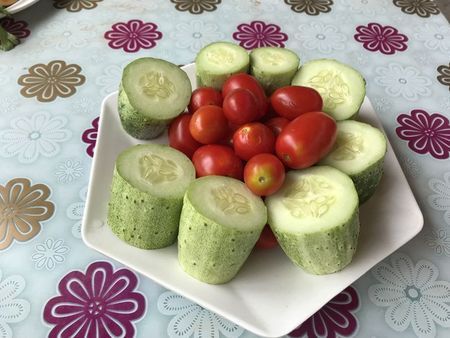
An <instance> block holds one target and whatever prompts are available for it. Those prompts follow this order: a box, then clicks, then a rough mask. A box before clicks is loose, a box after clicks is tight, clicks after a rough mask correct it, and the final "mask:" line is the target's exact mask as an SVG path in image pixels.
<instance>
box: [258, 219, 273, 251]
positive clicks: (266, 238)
mask: <svg viewBox="0 0 450 338" xmlns="http://www.w3.org/2000/svg"><path fill="white" fill-rule="evenodd" d="M277 246H278V240H277V238H276V237H275V235H274V234H273V232H272V229H271V228H270V226H269V225H267V224H266V225H265V226H264V229H263V231H262V232H261V235H259V239H258V241H257V242H256V245H255V247H256V248H258V249H272V248H275V247H277Z"/></svg>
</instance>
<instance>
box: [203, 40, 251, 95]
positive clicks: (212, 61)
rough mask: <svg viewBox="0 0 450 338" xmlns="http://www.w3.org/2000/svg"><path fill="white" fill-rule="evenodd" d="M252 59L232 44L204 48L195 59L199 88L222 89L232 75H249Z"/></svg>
mask: <svg viewBox="0 0 450 338" xmlns="http://www.w3.org/2000/svg"><path fill="white" fill-rule="evenodd" d="M249 64H250V58H249V55H248V53H247V51H246V50H245V49H244V48H242V47H241V46H239V45H236V44H234V43H231V42H213V43H211V44H209V45H207V46H205V47H203V48H202V49H201V50H200V52H199V53H198V54H197V57H196V59H195V66H196V75H197V87H212V88H215V89H217V90H221V89H222V85H223V83H224V82H225V81H226V79H228V78H229V77H230V76H231V75H233V74H237V73H247V72H248V70H249Z"/></svg>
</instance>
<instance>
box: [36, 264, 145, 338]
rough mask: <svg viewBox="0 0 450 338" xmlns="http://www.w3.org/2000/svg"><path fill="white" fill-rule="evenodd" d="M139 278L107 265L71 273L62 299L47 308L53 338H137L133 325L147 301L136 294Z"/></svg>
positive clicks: (62, 283) (61, 287) (63, 285)
mask: <svg viewBox="0 0 450 338" xmlns="http://www.w3.org/2000/svg"><path fill="white" fill-rule="evenodd" d="M137 282H138V281H137V277H136V275H135V274H134V273H133V272H131V271H130V270H128V269H119V270H116V271H114V270H113V267H112V265H111V264H110V263H108V262H94V263H92V264H90V265H89V266H88V268H87V270H86V273H83V272H81V271H76V270H75V271H71V272H69V273H68V274H67V275H65V276H64V277H63V278H62V279H61V281H60V282H59V285H58V291H59V293H60V294H59V295H58V296H56V297H53V298H51V299H50V300H49V301H48V302H47V304H46V305H45V307H44V320H45V321H46V322H47V323H49V324H54V325H55V326H54V327H53V328H52V330H51V331H50V333H49V335H48V336H49V338H54V337H74V336H76V337H111V336H113V337H134V336H135V331H136V329H135V326H134V324H133V321H136V320H138V319H140V318H141V317H142V316H143V314H144V312H145V306H146V305H145V298H144V296H143V295H142V294H141V293H139V292H136V291H135V288H136V286H137Z"/></svg>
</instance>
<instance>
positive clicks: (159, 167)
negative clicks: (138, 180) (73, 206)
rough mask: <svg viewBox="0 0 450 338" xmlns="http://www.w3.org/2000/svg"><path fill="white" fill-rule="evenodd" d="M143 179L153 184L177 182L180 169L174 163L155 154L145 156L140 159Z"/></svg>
mask: <svg viewBox="0 0 450 338" xmlns="http://www.w3.org/2000/svg"><path fill="white" fill-rule="evenodd" d="M139 169H140V170H139V171H140V173H141V177H142V178H143V179H144V180H146V181H148V182H150V183H151V184H158V183H163V182H167V181H169V182H170V181H175V180H176V179H177V178H178V177H179V176H180V173H179V167H178V165H177V164H176V163H175V162H174V161H172V160H167V159H165V158H162V157H161V156H158V155H155V154H149V155H144V156H142V157H141V158H140V159H139Z"/></svg>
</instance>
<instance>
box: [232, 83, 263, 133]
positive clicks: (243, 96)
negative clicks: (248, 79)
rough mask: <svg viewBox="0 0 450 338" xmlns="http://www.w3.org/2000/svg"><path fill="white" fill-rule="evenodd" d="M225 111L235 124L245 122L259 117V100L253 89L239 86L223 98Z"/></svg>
mask: <svg viewBox="0 0 450 338" xmlns="http://www.w3.org/2000/svg"><path fill="white" fill-rule="evenodd" d="M223 113H224V114H225V117H226V118H227V119H228V121H230V122H231V123H234V124H244V123H248V122H252V121H255V120H256V119H257V118H258V115H259V111H258V101H257V100H256V98H255V95H253V94H252V92H251V91H249V90H248V89H245V88H237V89H235V90H233V91H231V92H230V93H229V94H228V95H227V96H225V98H224V100H223Z"/></svg>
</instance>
